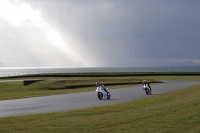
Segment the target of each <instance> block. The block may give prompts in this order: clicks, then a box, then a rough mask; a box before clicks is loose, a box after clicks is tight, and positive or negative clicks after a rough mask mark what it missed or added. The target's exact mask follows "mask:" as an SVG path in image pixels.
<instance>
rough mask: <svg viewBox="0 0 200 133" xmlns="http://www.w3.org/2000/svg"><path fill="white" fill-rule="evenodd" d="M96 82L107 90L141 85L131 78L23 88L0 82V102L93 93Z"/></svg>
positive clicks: (65, 81)
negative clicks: (103, 85)
mask: <svg viewBox="0 0 200 133" xmlns="http://www.w3.org/2000/svg"><path fill="white" fill-rule="evenodd" d="M96 81H99V82H101V83H103V84H105V85H106V87H108V88H109V89H116V88H127V87H131V86H134V85H135V84H139V85H141V84H142V79H141V78H133V77H128V78H119V77H117V78H106V77H104V78H102V77H100V78H95V79H93V78H84V79H82V78H81V79H69V78H68V79H56V80H55V79H46V80H44V81H39V82H36V83H33V84H30V85H28V86H24V85H23V82H0V100H8V99H18V98H27V97H37V96H49V95H56V94H69V93H77V92H87V91H95V90H96V86H95V83H96ZM149 81H150V82H157V83H159V82H158V81H156V80H153V79H149ZM107 85H108V86H107Z"/></svg>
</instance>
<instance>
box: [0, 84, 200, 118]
mask: <svg viewBox="0 0 200 133" xmlns="http://www.w3.org/2000/svg"><path fill="white" fill-rule="evenodd" d="M166 82H168V83H166V84H153V85H151V86H152V90H153V95H150V97H151V96H155V95H159V94H161V93H165V92H169V91H173V90H177V89H180V88H185V87H189V86H193V85H196V84H200V82H193V81H166ZM95 90H96V88H94V91H92V92H83V93H74V94H63V95H54V96H43V97H34V98H25V99H15V100H4V101H0V107H1V108H0V117H7V116H17V115H26V114H39V113H46V112H59V111H66V110H74V109H82V108H88V107H95V106H105V105H110V104H117V103H122V102H126V101H131V100H136V99H140V98H144V97H149V96H147V95H146V93H145V92H144V90H143V89H142V86H139V87H131V88H121V89H113V90H109V92H110V94H111V99H110V100H99V99H98V98H97V94H96V92H95Z"/></svg>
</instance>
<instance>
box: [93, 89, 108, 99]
mask: <svg viewBox="0 0 200 133" xmlns="http://www.w3.org/2000/svg"><path fill="white" fill-rule="evenodd" d="M105 89H106V90H107V92H108V88H105ZM96 92H97V97H98V98H99V100H102V99H110V97H111V95H110V93H109V92H108V93H107V92H106V91H105V90H104V89H100V88H97V89H96Z"/></svg>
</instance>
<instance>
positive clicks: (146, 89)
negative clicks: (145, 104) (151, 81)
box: [143, 85, 152, 95]
mask: <svg viewBox="0 0 200 133" xmlns="http://www.w3.org/2000/svg"><path fill="white" fill-rule="evenodd" d="M143 89H144V90H145V92H146V94H147V95H151V94H152V91H151V89H150V87H149V86H148V85H144V86H143Z"/></svg>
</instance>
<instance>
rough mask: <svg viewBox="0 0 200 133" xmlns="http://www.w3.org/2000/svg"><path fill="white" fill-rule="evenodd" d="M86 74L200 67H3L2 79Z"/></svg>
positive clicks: (193, 70) (179, 70)
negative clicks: (51, 74)
mask: <svg viewBox="0 0 200 133" xmlns="http://www.w3.org/2000/svg"><path fill="white" fill-rule="evenodd" d="M84 72H200V67H198V66H195V67H191V66H190V67H126V68H115V67H113V68H111V67H109V68H106V67H104V68H41V67H34V68H33V67H31V68H30V67H1V68H0V77H7V76H16V75H26V74H41V73H84Z"/></svg>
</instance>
